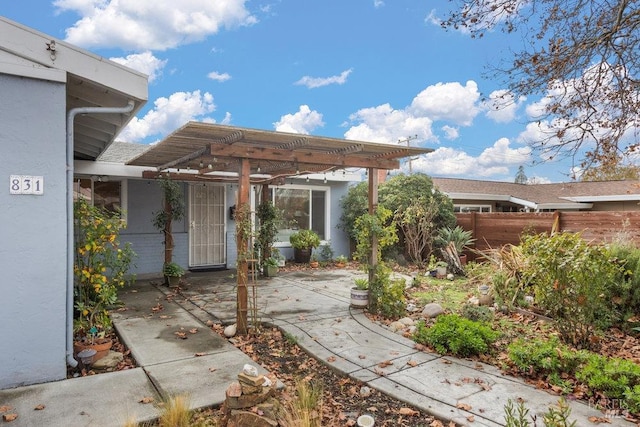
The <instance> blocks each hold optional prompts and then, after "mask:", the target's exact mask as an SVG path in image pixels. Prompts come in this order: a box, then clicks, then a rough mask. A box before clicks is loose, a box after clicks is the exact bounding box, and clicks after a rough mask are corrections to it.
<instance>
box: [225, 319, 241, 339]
mask: <svg viewBox="0 0 640 427" xmlns="http://www.w3.org/2000/svg"><path fill="white" fill-rule="evenodd" d="M237 331H238V327H237V326H236V324H235V323H234V324H233V325H229V326H227V327H226V328H224V336H225V337H227V338H231V337H234V336H235V335H236V332H237Z"/></svg>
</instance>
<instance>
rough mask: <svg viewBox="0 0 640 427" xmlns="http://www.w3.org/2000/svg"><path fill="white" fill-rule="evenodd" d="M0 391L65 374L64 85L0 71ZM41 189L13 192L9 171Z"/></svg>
mask: <svg viewBox="0 0 640 427" xmlns="http://www.w3.org/2000/svg"><path fill="white" fill-rule="evenodd" d="M0 93H1V94H2V95H1V98H2V102H0V171H2V173H1V174H0V175H1V176H2V185H3V187H4V188H3V191H0V206H2V209H0V223H1V224H2V227H0V240H1V241H2V242H3V244H2V245H0V269H1V270H2V274H3V278H2V280H0V295H2V298H1V300H2V308H1V309H0V325H2V326H1V327H0V343H2V344H0V348H1V349H2V350H1V351H0V389H4V388H11V387H17V386H21V385H26V384H35V383H43V382H48V381H54V380H60V379H63V378H65V377H66V373H67V372H66V360H65V339H66V333H65V331H66V327H65V325H66V314H65V313H66V279H67V261H66V248H67V245H66V243H67V227H66V226H67V211H66V204H67V202H66V200H67V190H66V155H65V153H66V149H65V145H66V117H65V85H64V84H63V83H54V82H49V81H43V80H35V79H29V78H21V77H15V76H10V75H6V74H1V73H0ZM13 174H16V175H36V176H43V177H44V187H43V188H44V194H43V195H41V196H35V195H10V194H9V188H8V185H9V176H10V175H13Z"/></svg>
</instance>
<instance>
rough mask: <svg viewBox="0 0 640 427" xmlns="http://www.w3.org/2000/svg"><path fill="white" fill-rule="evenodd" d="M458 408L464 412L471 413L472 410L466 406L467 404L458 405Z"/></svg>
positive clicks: (469, 406)
mask: <svg viewBox="0 0 640 427" xmlns="http://www.w3.org/2000/svg"><path fill="white" fill-rule="evenodd" d="M456 408H458V409H462V410H463V411H470V410H471V405H469V404H466V403H461V402H459V403H458V404H457V405H456Z"/></svg>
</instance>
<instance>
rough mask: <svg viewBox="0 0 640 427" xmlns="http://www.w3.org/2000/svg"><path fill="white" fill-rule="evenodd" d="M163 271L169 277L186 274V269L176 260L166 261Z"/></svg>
mask: <svg viewBox="0 0 640 427" xmlns="http://www.w3.org/2000/svg"><path fill="white" fill-rule="evenodd" d="M162 272H163V273H164V275H165V276H167V277H182V276H183V275H184V269H183V268H182V267H180V266H179V265H178V264H176V263H175V262H169V263H166V264H165V265H164V267H163V269H162Z"/></svg>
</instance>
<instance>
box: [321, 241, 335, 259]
mask: <svg viewBox="0 0 640 427" xmlns="http://www.w3.org/2000/svg"><path fill="white" fill-rule="evenodd" d="M319 252H320V259H321V260H322V261H324V262H331V261H333V249H332V248H331V242H327V244H326V245H321V246H320V251H319Z"/></svg>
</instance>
